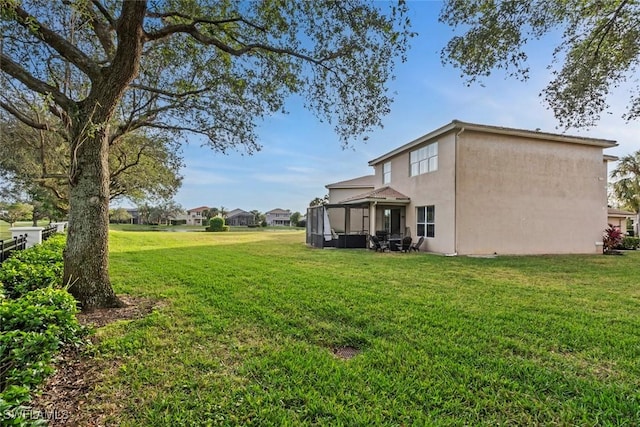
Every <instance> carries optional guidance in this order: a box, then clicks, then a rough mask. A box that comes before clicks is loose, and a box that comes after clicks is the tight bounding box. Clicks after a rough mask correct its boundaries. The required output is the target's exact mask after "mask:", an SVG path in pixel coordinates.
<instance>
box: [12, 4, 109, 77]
mask: <svg viewBox="0 0 640 427" xmlns="http://www.w3.org/2000/svg"><path fill="white" fill-rule="evenodd" d="M14 10H15V12H16V15H17V17H18V19H17V22H18V23H19V24H20V25H21V26H23V27H24V28H25V29H27V30H29V31H32V32H33V33H34V34H35V35H36V37H38V38H39V39H40V40H42V41H43V42H45V43H46V44H48V45H49V46H51V47H52V48H53V49H55V50H56V52H58V53H59V54H60V55H62V56H63V57H64V58H65V59H67V60H68V61H69V62H71V63H72V64H74V65H75V66H76V67H78V68H79V69H80V70H82V71H83V72H84V73H85V74H86V75H87V76H89V77H90V78H91V79H92V80H93V79H94V78H95V77H97V76H98V75H99V73H100V68H99V67H98V66H97V65H96V64H95V62H93V61H92V60H91V59H90V58H89V57H88V56H87V55H85V54H84V52H82V51H81V50H80V49H78V48H77V47H75V46H74V45H73V44H71V43H69V42H68V41H67V40H65V39H64V38H63V37H61V36H60V35H59V34H58V33H56V32H55V31H52V30H50V29H49V28H47V27H46V26H45V25H43V24H41V23H40V22H38V20H36V18H35V17H34V16H33V15H30V14H29V13H27V11H25V10H24V9H22V8H21V7H18V6H16V7H15V9H14ZM34 29H35V30H36V31H34Z"/></svg>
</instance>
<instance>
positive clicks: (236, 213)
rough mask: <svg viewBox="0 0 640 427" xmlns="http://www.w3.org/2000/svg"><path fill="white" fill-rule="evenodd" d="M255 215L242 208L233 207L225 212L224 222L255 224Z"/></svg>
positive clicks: (243, 224) (229, 223) (234, 224)
mask: <svg viewBox="0 0 640 427" xmlns="http://www.w3.org/2000/svg"><path fill="white" fill-rule="evenodd" d="M255 221H256V219H255V216H254V215H253V214H252V213H250V212H247V211H243V210H242V209H234V210H232V211H231V212H229V213H227V219H226V224H227V225H233V226H236V227H237V226H251V225H255Z"/></svg>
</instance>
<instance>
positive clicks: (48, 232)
mask: <svg viewBox="0 0 640 427" xmlns="http://www.w3.org/2000/svg"><path fill="white" fill-rule="evenodd" d="M57 229H58V227H56V226H55V225H53V224H49V225H48V226H46V227H45V228H44V230H42V240H43V241H45V240H47V239H48V238H49V237H51V236H53V235H54V234H55V233H56V230H57Z"/></svg>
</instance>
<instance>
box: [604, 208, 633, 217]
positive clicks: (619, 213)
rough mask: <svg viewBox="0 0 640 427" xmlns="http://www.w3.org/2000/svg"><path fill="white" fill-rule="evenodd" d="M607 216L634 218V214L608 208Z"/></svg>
mask: <svg viewBox="0 0 640 427" xmlns="http://www.w3.org/2000/svg"><path fill="white" fill-rule="evenodd" d="M607 216H612V217H625V218H626V217H630V216H636V213H635V212H631V211H625V210H622V209H615V208H608V209H607Z"/></svg>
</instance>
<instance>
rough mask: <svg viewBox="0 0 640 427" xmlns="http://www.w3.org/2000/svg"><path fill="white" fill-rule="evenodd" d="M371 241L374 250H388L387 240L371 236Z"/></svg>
mask: <svg viewBox="0 0 640 427" xmlns="http://www.w3.org/2000/svg"><path fill="white" fill-rule="evenodd" d="M371 242H372V243H373V247H374V249H375V250H376V252H378V251H380V252H384V251H388V250H389V245H388V244H387V242H381V241H380V239H378V238H377V237H376V236H373V235H372V236H371Z"/></svg>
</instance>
